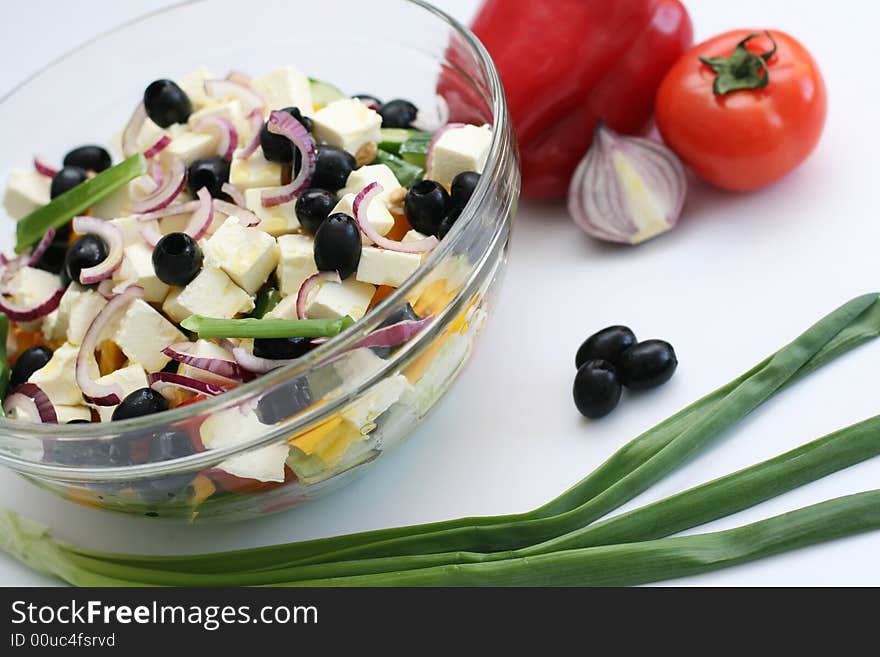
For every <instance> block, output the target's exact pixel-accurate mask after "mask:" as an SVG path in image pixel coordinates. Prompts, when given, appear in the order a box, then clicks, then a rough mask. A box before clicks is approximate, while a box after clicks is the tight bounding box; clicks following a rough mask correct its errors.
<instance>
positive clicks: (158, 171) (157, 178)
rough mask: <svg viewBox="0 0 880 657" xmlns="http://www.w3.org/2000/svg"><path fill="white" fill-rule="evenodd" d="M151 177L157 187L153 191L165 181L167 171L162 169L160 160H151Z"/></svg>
mask: <svg viewBox="0 0 880 657" xmlns="http://www.w3.org/2000/svg"><path fill="white" fill-rule="evenodd" d="M150 178H152V179H153V182H154V183H155V184H156V188H155V189H154V190H153V191H156V189H159V188H160V187H161V186H162V185H163V184H164V183H165V172H164V171H163V170H162V163H161V162H159V160H152V161H151V162H150Z"/></svg>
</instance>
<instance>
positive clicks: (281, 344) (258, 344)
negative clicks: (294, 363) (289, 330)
mask: <svg viewBox="0 0 880 657" xmlns="http://www.w3.org/2000/svg"><path fill="white" fill-rule="evenodd" d="M314 347H315V345H313V344H312V339H311V338H257V339H255V340H254V356H257V357H258V358H270V359H273V360H287V359H290V358H299V357H300V356H302V355H303V354H306V353H308V352H310V351H311V350H312V349H314Z"/></svg>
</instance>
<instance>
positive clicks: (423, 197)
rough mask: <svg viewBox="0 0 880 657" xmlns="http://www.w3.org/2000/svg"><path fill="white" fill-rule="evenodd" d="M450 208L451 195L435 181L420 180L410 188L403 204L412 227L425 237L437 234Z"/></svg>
mask: <svg viewBox="0 0 880 657" xmlns="http://www.w3.org/2000/svg"><path fill="white" fill-rule="evenodd" d="M448 206H449V194H448V193H447V192H446V190H445V189H444V188H443V185H441V184H440V183H438V182H435V181H433V180H420V181H419V182H417V183H416V184H415V185H413V186H412V187H410V188H409V190H408V191H407V192H406V198H405V199H404V202H403V209H404V212H405V213H406V218H407V219H408V220H409V223H410V225H411V226H412V227H413V228H415V229H416V230H417V231H419V232H420V233H424V234H425V235H435V234H436V233H437V229H438V228H439V227H440V222H441V221H443V217H444V216H446V210H447V207H448Z"/></svg>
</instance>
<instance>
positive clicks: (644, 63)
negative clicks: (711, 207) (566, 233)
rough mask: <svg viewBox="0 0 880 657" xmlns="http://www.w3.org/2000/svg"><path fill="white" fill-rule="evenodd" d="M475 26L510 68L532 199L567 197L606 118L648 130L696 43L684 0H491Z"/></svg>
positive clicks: (622, 128)
mask: <svg viewBox="0 0 880 657" xmlns="http://www.w3.org/2000/svg"><path fill="white" fill-rule="evenodd" d="M473 31H474V32H475V33H476V35H477V36H478V37H480V39H481V40H482V42H483V43H484V44H485V46H486V49H487V50H488V51H489V53H490V54H491V55H492V58H493V59H494V60H495V64H496V65H497V66H498V70H499V71H500V74H501V79H502V81H503V83H504V88H505V92H506V94H507V102H508V105H509V107H510V115H511V118H512V121H513V127H514V130H515V131H516V136H517V141H518V142H519V147H520V153H521V155H522V174H523V186H522V191H523V195H524V196H527V197H530V198H556V197H561V196H564V195H565V193H566V191H567V190H568V183H569V180H570V179H571V176H572V173H573V172H574V169H575V167H576V166H577V163H578V162H579V161H580V159H581V158H582V157H583V156H584V153H586V152H587V149H589V147H590V143H591V142H592V138H593V128H594V127H595V125H596V122H597V121H598V120H599V119H602V120H603V121H605V123H606V124H608V125H609V126H611V128H613V129H614V130H616V131H617V132H622V133H625V134H635V133H638V132H639V131H641V130H643V129H644V128H645V126H646V124H647V122H648V120H649V119H650V117H651V112H652V108H653V104H654V95H655V94H656V92H657V87H658V86H659V85H660V81H661V80H662V79H663V76H664V75H665V74H666V72H667V71H668V70H669V68H670V67H671V66H672V64H673V63H674V62H675V61H676V60H677V59H678V58H679V57H680V56H681V55H682V54H683V53H684V52H685V51H686V50H687V49H688V48H689V47H690V46H691V43H692V41H693V30H692V28H691V21H690V18H689V17H688V14H687V11H686V10H685V8H684V6H683V5H682V4H681V2H679V0H540V1H537V0H487V2H485V3H484V4H483V6H482V8H481V9H480V11H479V13H478V14H477V17H476V19H475V20H474V23H473Z"/></svg>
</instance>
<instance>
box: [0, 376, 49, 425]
mask: <svg viewBox="0 0 880 657" xmlns="http://www.w3.org/2000/svg"><path fill="white" fill-rule="evenodd" d="M3 410H4V411H5V412H6V414H7V415H17V413H15V411H18V410H21V411H22V413H24V414H25V415H28V416H30V417H38V418H40V422H42V423H44V424H58V415H57V413H56V412H55V406H54V405H53V404H52V400H51V399H49V396H48V395H47V394H46V393H45V392H43V389H42V388H40V386H38V385H37V384H35V383H22V384H21V385H20V386H18V387H17V388H16V389H15V390H13V391H12V394H10V395H9V396H8V397H7V398H6V399H5V400H4V401H3Z"/></svg>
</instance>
